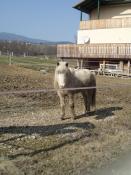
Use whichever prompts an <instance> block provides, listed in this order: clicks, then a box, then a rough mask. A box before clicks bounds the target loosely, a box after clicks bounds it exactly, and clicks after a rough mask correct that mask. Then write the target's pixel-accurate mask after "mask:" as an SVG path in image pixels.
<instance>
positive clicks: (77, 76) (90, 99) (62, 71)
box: [54, 62, 96, 119]
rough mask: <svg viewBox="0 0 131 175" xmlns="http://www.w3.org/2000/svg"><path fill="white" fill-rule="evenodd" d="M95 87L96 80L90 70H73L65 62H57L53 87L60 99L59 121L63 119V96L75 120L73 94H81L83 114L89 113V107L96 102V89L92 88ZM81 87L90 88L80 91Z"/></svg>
mask: <svg viewBox="0 0 131 175" xmlns="http://www.w3.org/2000/svg"><path fill="white" fill-rule="evenodd" d="M95 86H96V78H95V75H94V74H93V73H92V72H91V71H90V70H88V69H73V68H69V67H68V63H67V62H58V63H57V66H56V69H55V76H54V87H55V89H56V90H57V94H58V96H59V98H60V106H61V111H62V117H61V119H65V96H68V97H69V106H70V109H71V113H72V116H73V118H74V119H75V112H74V94H75V93H78V92H81V94H82V96H83V98H84V105H85V113H87V112H89V111H90V106H95V102H96V88H93V87H95ZM82 87H92V88H87V89H82ZM71 88H72V89H71ZM73 88H74V89H73Z"/></svg>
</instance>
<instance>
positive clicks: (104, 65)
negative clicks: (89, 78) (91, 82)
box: [103, 60, 106, 74]
mask: <svg viewBox="0 0 131 175" xmlns="http://www.w3.org/2000/svg"><path fill="white" fill-rule="evenodd" d="M105 68H106V61H105V60H103V74H105Z"/></svg>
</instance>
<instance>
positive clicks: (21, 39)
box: [0, 32, 71, 45]
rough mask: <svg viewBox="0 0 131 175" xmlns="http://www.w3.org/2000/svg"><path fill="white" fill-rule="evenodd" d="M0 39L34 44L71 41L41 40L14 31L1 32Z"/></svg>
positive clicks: (66, 42)
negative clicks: (13, 32)
mask: <svg viewBox="0 0 131 175" xmlns="http://www.w3.org/2000/svg"><path fill="white" fill-rule="evenodd" d="M0 41H18V42H27V43H32V44H49V45H52V44H69V43H71V42H68V41H58V42H54V41H47V40H41V39H34V38H29V37H25V36H21V35H16V34H12V33H6V32H1V33H0Z"/></svg>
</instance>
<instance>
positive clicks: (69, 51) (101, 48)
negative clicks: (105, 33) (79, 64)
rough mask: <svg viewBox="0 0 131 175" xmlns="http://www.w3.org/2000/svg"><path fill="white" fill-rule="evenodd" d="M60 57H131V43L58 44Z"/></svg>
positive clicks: (58, 55)
mask: <svg viewBox="0 0 131 175" xmlns="http://www.w3.org/2000/svg"><path fill="white" fill-rule="evenodd" d="M57 57H58V58H110V59H114V58H116V59H117V58H122V59H123V58H124V59H131V44H83V45H78V44H65V45H58V46H57Z"/></svg>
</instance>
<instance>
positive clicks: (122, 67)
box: [120, 61, 124, 72]
mask: <svg viewBox="0 0 131 175" xmlns="http://www.w3.org/2000/svg"><path fill="white" fill-rule="evenodd" d="M120 69H121V70H122V71H123V72H124V62H123V61H120Z"/></svg>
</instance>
